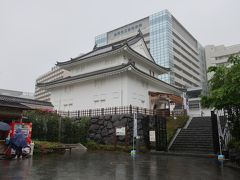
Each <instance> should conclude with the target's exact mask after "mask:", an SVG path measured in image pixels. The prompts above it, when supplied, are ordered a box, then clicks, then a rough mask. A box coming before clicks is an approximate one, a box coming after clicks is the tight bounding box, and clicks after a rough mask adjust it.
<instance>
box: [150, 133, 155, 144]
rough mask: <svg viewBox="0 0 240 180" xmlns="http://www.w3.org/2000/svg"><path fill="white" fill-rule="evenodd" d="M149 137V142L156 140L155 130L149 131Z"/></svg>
mask: <svg viewBox="0 0 240 180" xmlns="http://www.w3.org/2000/svg"><path fill="white" fill-rule="evenodd" d="M149 139H150V142H155V141H156V138H155V131H149Z"/></svg>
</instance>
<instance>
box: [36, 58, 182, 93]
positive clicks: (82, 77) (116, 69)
mask: <svg viewBox="0 0 240 180" xmlns="http://www.w3.org/2000/svg"><path fill="white" fill-rule="evenodd" d="M131 69H132V70H134V71H135V72H136V73H138V74H141V75H142V76H145V77H147V78H148V79H152V80H154V81H155V82H158V83H160V84H162V85H164V86H166V87H168V88H173V89H174V90H175V91H177V92H180V91H181V90H180V89H178V88H177V87H175V86H173V85H170V84H168V83H166V82H164V81H161V80H160V79H158V78H157V77H153V76H150V75H149V74H147V73H145V72H143V71H141V70H140V69H138V68H137V67H136V66H135V63H134V62H133V61H129V62H128V63H127V64H122V65H119V66H114V67H111V68H107V69H102V70H98V71H94V72H90V73H86V74H80V75H76V76H72V77H66V78H64V79H59V80H56V81H51V82H47V83H39V84H37V86H38V87H48V86H55V85H61V84H65V83H73V82H74V81H80V80H85V79H87V78H94V77H97V76H98V77H99V75H101V76H108V75H109V74H110V73H119V72H123V71H126V70H131Z"/></svg>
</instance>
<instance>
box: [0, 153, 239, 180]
mask: <svg viewBox="0 0 240 180" xmlns="http://www.w3.org/2000/svg"><path fill="white" fill-rule="evenodd" d="M0 179H4V180H8V179H17V180H18V179H34V180H37V179H44V180H46V179H47V180H51V179H67V180H72V179H83V180H88V179H89V180H122V179H129V180H142V179H144V180H155V179H156V180H165V179H182V180H190V179H194V180H206V179H211V180H221V179H222V180H230V179H238V180H239V179H240V170H239V169H231V168H228V167H223V168H221V167H220V166H219V165H218V164H217V162H216V161H215V160H214V159H207V158H194V157H178V156H163V155H149V154H141V155H138V156H137V157H136V158H132V157H131V156H130V155H129V154H126V153H115V152H85V153H72V154H71V155H70V154H68V153H66V154H65V155H47V156H34V157H33V158H32V159H24V160H0Z"/></svg>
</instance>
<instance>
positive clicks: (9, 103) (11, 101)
mask: <svg viewBox="0 0 240 180" xmlns="http://www.w3.org/2000/svg"><path fill="white" fill-rule="evenodd" d="M0 106H3V107H16V108H20V109H41V108H43V109H45V108H49V109H50V108H52V107H53V105H52V103H51V102H46V101H39V100H34V99H27V98H20V97H14V96H6V95H0ZM35 107H38V108H35Z"/></svg>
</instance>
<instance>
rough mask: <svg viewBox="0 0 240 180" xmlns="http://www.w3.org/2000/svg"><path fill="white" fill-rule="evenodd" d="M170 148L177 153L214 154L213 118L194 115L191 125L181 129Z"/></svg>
mask: <svg viewBox="0 0 240 180" xmlns="http://www.w3.org/2000/svg"><path fill="white" fill-rule="evenodd" d="M169 150H170V151H171V152H177V153H193V154H214V153H213V139H212V124H211V118H210V117H194V118H193V119H192V121H191V122H190V124H189V126H188V127H187V128H186V129H182V130H181V131H180V133H179V134H178V136H177V137H176V139H175V141H174V142H173V144H172V146H171V147H170V149H169Z"/></svg>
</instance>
